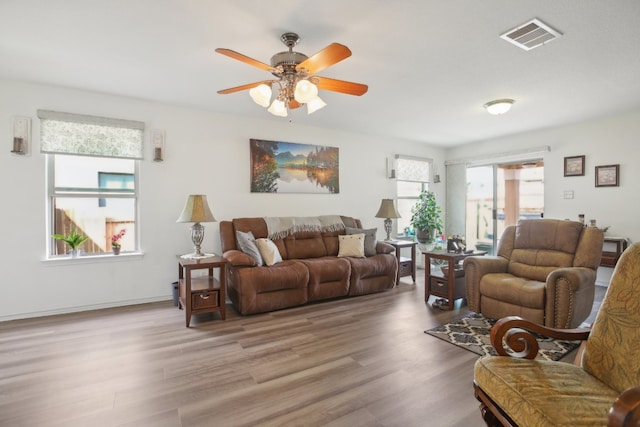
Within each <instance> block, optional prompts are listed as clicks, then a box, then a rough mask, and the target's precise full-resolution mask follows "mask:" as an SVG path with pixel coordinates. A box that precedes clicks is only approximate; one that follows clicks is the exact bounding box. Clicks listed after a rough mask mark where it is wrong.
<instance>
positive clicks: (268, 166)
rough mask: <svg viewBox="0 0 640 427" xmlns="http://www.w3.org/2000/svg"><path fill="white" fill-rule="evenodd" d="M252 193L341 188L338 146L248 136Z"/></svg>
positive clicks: (335, 190) (332, 191)
mask: <svg viewBox="0 0 640 427" xmlns="http://www.w3.org/2000/svg"><path fill="white" fill-rule="evenodd" d="M249 146H250V155H251V192H252V193H319V194H337V193H339V192H340V167H339V166H340V165H339V151H338V148H337V147H325V146H322V145H312V144H297V143H295V142H281V141H266V140H263V139H250V140H249Z"/></svg>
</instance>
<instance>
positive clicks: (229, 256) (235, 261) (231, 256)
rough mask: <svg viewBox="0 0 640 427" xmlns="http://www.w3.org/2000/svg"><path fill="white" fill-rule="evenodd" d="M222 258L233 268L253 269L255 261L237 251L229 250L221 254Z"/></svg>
mask: <svg viewBox="0 0 640 427" xmlns="http://www.w3.org/2000/svg"><path fill="white" fill-rule="evenodd" d="M222 256H223V258H224V259H226V260H227V261H229V263H230V264H231V265H233V266H234V267H255V266H256V265H258V264H257V262H256V260H255V259H253V257H252V256H249V255H247V254H245V253H244V252H242V251H239V250H237V249H231V250H229V251H226V252H225V253H223V254H222Z"/></svg>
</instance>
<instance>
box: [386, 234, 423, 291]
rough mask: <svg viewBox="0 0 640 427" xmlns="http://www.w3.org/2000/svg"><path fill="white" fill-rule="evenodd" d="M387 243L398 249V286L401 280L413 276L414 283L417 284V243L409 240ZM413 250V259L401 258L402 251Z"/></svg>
mask: <svg viewBox="0 0 640 427" xmlns="http://www.w3.org/2000/svg"><path fill="white" fill-rule="evenodd" d="M385 243H388V244H390V245H391V246H393V247H394V248H395V249H396V258H397V259H398V275H397V277H396V285H398V284H399V283H400V278H401V277H404V276H409V275H410V276H411V278H412V279H413V283H416V245H417V243H416V242H412V241H409V240H388V241H385ZM402 248H411V258H406V257H403V256H401V254H400V249H402Z"/></svg>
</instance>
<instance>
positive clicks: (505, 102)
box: [484, 99, 515, 116]
mask: <svg viewBox="0 0 640 427" xmlns="http://www.w3.org/2000/svg"><path fill="white" fill-rule="evenodd" d="M514 102H515V101H514V100H513V99H496V100H495V101H490V102H487V103H486V104H484V108H486V110H487V112H488V113H489V114H493V115H494V116H497V115H498V114H504V113H506V112H507V111H509V110H510V109H511V106H512V105H513V103H514Z"/></svg>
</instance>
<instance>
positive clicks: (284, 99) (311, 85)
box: [216, 33, 368, 117]
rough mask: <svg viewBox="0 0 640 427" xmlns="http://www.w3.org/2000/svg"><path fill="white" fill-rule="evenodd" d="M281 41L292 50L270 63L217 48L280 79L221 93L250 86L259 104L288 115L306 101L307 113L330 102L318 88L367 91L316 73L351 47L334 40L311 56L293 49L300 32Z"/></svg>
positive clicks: (255, 100) (217, 50)
mask: <svg viewBox="0 0 640 427" xmlns="http://www.w3.org/2000/svg"><path fill="white" fill-rule="evenodd" d="M280 40H281V41H282V43H284V45H285V46H287V47H288V48H289V51H286V52H280V53H276V54H275V55H273V56H272V57H271V65H267V64H265V63H263V62H260V61H257V60H255V59H252V58H249V57H248V56H245V55H243V54H241V53H238V52H235V51H233V50H230V49H216V52H218V53H220V54H222V55H225V56H228V57H230V58H233V59H237V60H238V61H242V62H244V63H246V64H249V65H252V66H254V67H257V68H260V69H262V70H265V71H268V72H270V73H271V74H273V75H274V76H276V77H277V78H278V79H277V80H264V81H260V82H255V83H249V84H246V85H242V86H237V87H232V88H229V89H224V90H219V91H218V93H220V94H228V93H234V92H238V91H241V90H246V89H249V95H250V96H251V99H253V101H254V102H255V103H256V104H258V105H260V106H262V107H265V108H267V111H268V112H270V113H271V114H273V115H276V116H281V117H287V114H288V110H291V109H295V108H300V107H301V106H303V105H305V104H306V105H307V113H308V114H311V113H313V112H314V111H317V110H319V109H320V108H322V107H324V106H325V105H327V104H326V103H325V102H324V101H323V100H322V99H321V98H320V97H319V96H318V89H322V90H329V91H333V92H340V93H346V94H348V95H357V96H360V95H363V94H365V93H366V92H367V90H368V86H367V85H363V84H360V83H353V82H346V81H343V80H336V79H330V78H327V77H320V76H317V75H315V74H316V73H317V72H319V71H322V70H324V69H325V68H327V67H330V66H331V65H334V64H336V63H337V62H340V61H342V60H343V59H346V58H348V57H349V56H351V51H350V50H349V48H348V47H346V46H344V45H341V44H339V43H332V44H330V45H329V46H327V47H325V48H324V49H322V50H321V51H320V52H318V53H316V54H315V55H313V56H311V57H308V56H307V55H305V54H303V53H300V52H294V51H293V47H294V46H295V45H297V44H298V42H299V41H300V37H299V36H298V35H297V34H295V33H285V34H283V35H282V36H281V37H280ZM273 88H276V89H277V92H278V94H277V95H276V97H275V99H274V100H273V101H271V95H272V89H273Z"/></svg>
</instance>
